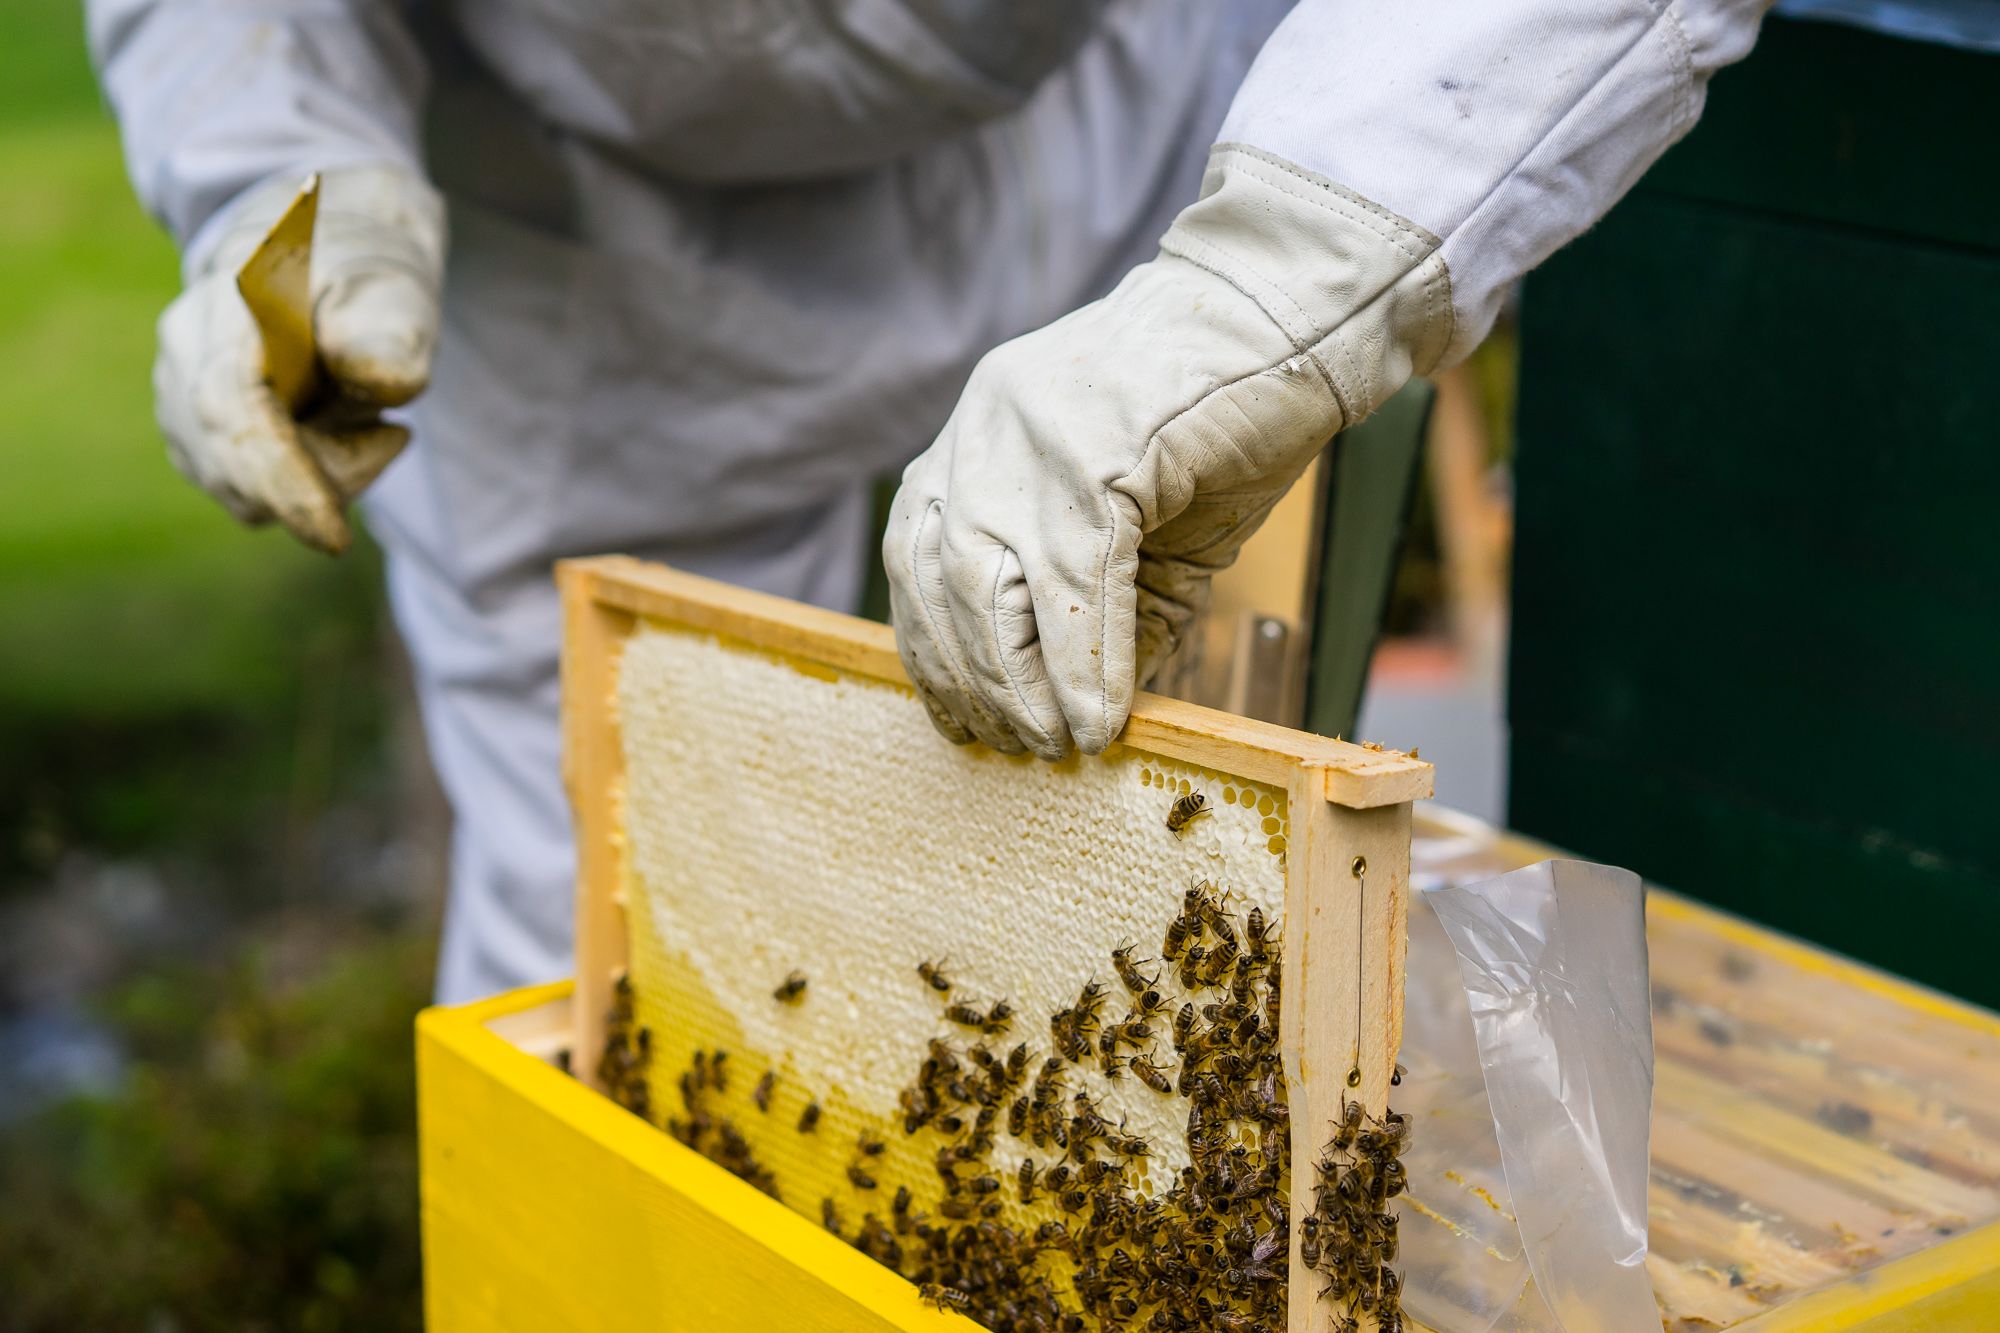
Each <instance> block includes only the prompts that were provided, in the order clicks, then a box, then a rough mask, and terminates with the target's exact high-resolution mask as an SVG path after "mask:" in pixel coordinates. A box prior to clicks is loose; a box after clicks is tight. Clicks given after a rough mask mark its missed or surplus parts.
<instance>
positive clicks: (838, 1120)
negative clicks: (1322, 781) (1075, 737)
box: [616, 624, 1286, 1220]
mask: <svg viewBox="0 0 2000 1333" xmlns="http://www.w3.org/2000/svg"><path fill="white" fill-rule="evenodd" d="M616 699H617V709H618V716H619V730H620V732H621V734H622V736H623V742H624V746H625V771H626V778H625V782H626V786H625V791H624V793H623V801H622V809H623V819H624V824H625V828H624V837H625V841H626V845H627V856H626V857H625V864H626V866H627V874H628V882H627V884H626V886H625V893H626V902H627V908H626V917H627V923H628V929H629V933H630V951H631V964H630V976H631V981H632V988H633V992H634V996H635V1003H636V1021H637V1022H638V1023H639V1024H640V1025H642V1026H644V1027H646V1028H648V1029H650V1043H651V1060H652V1067H653V1069H654V1070H655V1071H663V1072H661V1073H656V1076H655V1086H654V1090H653V1104H654V1107H655V1115H656V1118H661V1119H664V1118H665V1117H666V1116H667V1115H669V1114H670V1113H671V1111H672V1109H673V1107H674V1105H675V1103H676V1098H675V1095H674V1092H673V1088H672V1086H671V1078H672V1075H673V1073H674V1072H675V1071H680V1070H684V1069H687V1068H689V1067H690V1066H691V1064H692V1062H693V1060H694V1057H695V1053H696V1052H697V1051H701V1052H713V1051H716V1050H722V1051H726V1052H728V1061H727V1065H726V1082H725V1087H724V1089H723V1090H722V1092H721V1093H720V1094H719V1095H718V1096H715V1097H714V1098H713V1102H714V1109H715V1110H716V1112H717V1113H718V1114H720V1115H724V1116H726V1117H728V1118H729V1119H730V1120H731V1121H732V1122H733V1123H734V1125H735V1126H736V1127H737V1128H738V1129H739V1130H740V1132H741V1133H742V1135H743V1136H744V1138H745V1140H747V1143H748V1146H749V1148H750V1151H751V1152H752V1153H753V1154H754V1156H755V1158H756V1160H757V1162H758V1163H759V1164H760V1165H761V1166H762V1167H763V1168H764V1169H765V1170H767V1171H769V1172H770V1174H771V1177H772V1178H773V1179H774V1180H775V1182H776V1192H777V1193H778V1195H779V1197H780V1198H781V1199H782V1200H783V1201H784V1202H785V1203H786V1204H788V1205H789V1206H791V1207H793V1208H795V1209H796V1210H798V1211H800V1212H802V1213H804V1214H806V1215H807V1216H810V1217H813V1218H815V1219H816V1220H817V1219H819V1218H820V1216H821V1213H822V1207H823V1204H822V1201H823V1200H826V1199H831V1200H833V1201H834V1204H835V1207H836V1209H837V1210H838V1211H839V1212H840V1213H841V1214H842V1215H843V1216H849V1217H852V1218H854V1219H856V1220H858V1219H859V1218H861V1217H862V1216H864V1215H865V1214H866V1213H868V1212H870V1211H873V1212H876V1213H878V1214H879V1213H883V1212H884V1211H885V1210H886V1201H887V1198H888V1197H889V1194H890V1193H891V1192H892V1191H893V1190H894V1188H895V1186H896V1185H897V1184H899V1183H906V1182H907V1183H909V1184H910V1185H911V1186H912V1188H914V1189H917V1190H919V1191H920V1192H922V1191H926V1190H928V1191H930V1192H935V1186H936V1174H935V1171H934V1169H933V1164H932V1160H931V1148H930V1146H929V1145H928V1144H927V1143H926V1142H925V1141H924V1140H923V1139H922V1137H921V1136H919V1137H918V1138H914V1139H913V1138H912V1137H910V1136H907V1135H905V1134H904V1133H903V1132H902V1126H901V1119H902V1115H901V1112H900V1111H899V1110H898V1103H897V1098H898V1094H899V1092H901V1090H902V1089H903V1088H904V1087H905V1086H906V1085H908V1084H909V1083H910V1081H911V1078H912V1076H913V1074H914V1072H915V1070H916V1068H917V1066H918V1064H919V1063H920V1062H921V1061H922V1059H923V1058H924V1052H925V1049H926V1045H927V1043H928V1041H929V1040H930V1039H931V1038H933V1037H943V1038H948V1039H950V1040H952V1041H954V1042H958V1043H961V1044H963V1043H964V1042H965V1041H966V1040H967V1039H968V1038H969V1037H970V1036H972V1035H974V1034H970V1033H968V1030H967V1029H965V1028H963V1027H960V1026H957V1025H955V1024H953V1023H952V1022H950V1021H949V1020H947V1019H946V1017H945V1010H946V1008H947V1005H948V1003H950V1002H952V1001H965V1002H971V1003H977V1004H979V1005H980V1006H982V1007H987V1006H990V1005H991V1004H992V1003H993V1002H995V1001H998V1000H1002V999H1004V1000H1006V1001H1007V1002H1008V1003H1009V1004H1010V1005H1011V1006H1012V1007H1013V1009H1014V1010H1015V1012H1016V1017H1015V1018H1014V1020H1013V1021H1012V1024H1011V1027H1010V1030H1009V1031H1008V1032H1007V1033H1005V1034H1003V1035H996V1036H994V1037H992V1038H990V1039H989V1040H990V1042H991V1044H992V1045H993V1046H994V1048H995V1049H996V1050H997V1051H999V1052H1000V1053H1001V1054H1005V1053H1006V1052H1007V1051H1008V1050H1009V1049H1011V1047H1013V1046H1014V1045H1015V1044H1017V1043H1019V1042H1022V1041H1026V1042H1027V1043H1028V1044H1029V1045H1030V1047H1031V1049H1032V1051H1033V1053H1034V1055H1035V1058H1036V1059H1037V1060H1039V1059H1040V1058H1041V1057H1042V1056H1043V1055H1046V1054H1047V1053H1049V1050H1050V1047H1051V1044H1052V1043H1051V1039H1050V1033H1049V1026H1048V1018H1049V1015H1051V1014H1053V1013H1055V1012H1057V1011H1059V1010H1062V1009H1064V1008H1066V1007H1068V1006H1069V1005H1070V1004H1072V1003H1073V1002H1074V1000H1075V998H1076V996H1077V994H1078V992H1079V990H1080V989H1081V987H1082V986H1083V985H1084V984H1085V983H1086V982H1087V981H1089V980H1091V979H1092V978H1093V977H1094V978H1095V979H1096V980H1098V981H1100V982H1104V983H1106V984H1107V985H1108V986H1109V987H1110V988H1111V991H1112V997H1113V1002H1114V1004H1118V1003H1122V991H1121V989H1120V987H1119V985H1118V979H1117V977H1116V976H1115V975H1114V974H1113V969H1112V967H1111V964H1110V961H1109V959H1110V955H1111V953H1112V951H1113V950H1114V949H1116V948H1118V947H1119V946H1121V945H1124V944H1132V945H1134V946H1135V950H1134V956H1135V957H1138V958H1146V957H1149V956H1151V955H1154V954H1157V953H1158V952H1159V944H1160V938H1161V932H1162V929H1163V927H1164V926H1165V924H1166V923H1167V922H1168V921H1169V920H1170V919H1171V918H1172V917H1173V916H1174V915H1175V914H1176V912H1177V911H1178V910H1179V907H1180V904H1181V900H1182V895H1183V893H1184V892H1185V890H1186V889H1187V887H1188V886H1189V884H1190V883H1191V882H1194V881H1197V880H1206V881H1208V882H1210V883H1211V884H1213V885H1214V886H1216V889H1217V890H1218V892H1220V893H1221V894H1222V895H1223V897H1224V902H1225V904H1226V906H1227V908H1228V910H1229V911H1231V912H1232V913H1234V914H1235V916H1236V917H1237V919H1238V920H1241V919H1243V918H1244V917H1245V915H1246V914H1247V913H1248V911H1249V909H1250V908H1252V907H1261V908H1262V909H1263V911H1264V913H1265V914H1266V915H1267V917H1269V918H1270V919H1271V920H1273V921H1275V920H1277V919H1278V917H1279V915H1280V913H1281V911H1282V906H1283V899H1284V869H1285V867H1284V846H1285V834H1286V814H1285V794H1284V792H1283V791H1282V790H1279V789H1276V788H1273V787H1270V786H1268V785H1264V784H1259V783H1255V782H1249V781H1245V780H1242V779H1239V778H1236V777H1233V776H1231V775H1228V774H1223V773H1215V772H1210V771H1206V770H1203V769H1199V768H1194V767H1190V766H1188V765H1186V764H1182V763H1179V762H1177V761H1174V760H1170V759H1166V758H1163V757H1161V756H1158V755H1153V754H1147V753H1143V752H1141V751H1137V750H1133V749H1129V748H1124V747H1114V748H1113V749H1112V750H1110V751H1108V752H1107V753H1105V754H1104V755H1101V756H1094V757H1093V756H1076V757H1073V758H1071V759H1069V760H1066V761H1064V762H1062V763H1059V764H1045V763H1042V762H1040V761H1038V760H1034V759H1032V758H1025V757H1010V756H1004V755H998V754H995V753H993V752H991V751H988V750H985V749H984V748H982V747H977V746H969V747H957V746H952V745H949V744H946V743H944V742H942V741H941V740H939V738H938V737H937V735H936V734H935V733H934V732H933V731H932V729H931V726H930V723H929V721H928V720H927V719H926V718H925V716H924V713H923V710H922V709H920V708H917V707H915V706H913V704H912V701H911V699H910V697H909V691H908V690H907V688H906V687H902V686H899V685H894V684H890V683H888V682H884V681H880V680H875V679H870V678H864V677H858V676H849V675H844V674H839V673H835V672H831V671H829V670H827V669H825V668H823V667H820V666H818V665H816V664H809V663H804V662H800V661H794V660H790V659H786V658H782V657H779V656H776V655H773V654H770V653H767V652H764V651H762V650H761V649H757V648H754V647H751V646H749V645H745V644H740V643H736V642H732V641H725V640H722V639H719V638H717V637H715V636H712V635H707V634H702V633H696V632H690V631H686V630H682V629H679V628H676V627H672V626H666V625H658V624H642V625H641V626H639V627H638V628H637V629H636V630H635V631H634V632H633V634H632V635H631V637H630V639H629V640H628V642H627V644H626V647H625V649H624V652H623V657H622V661H621V664H620V668H619V677H618V685H617V696H616ZM1192 793H1200V794H1201V795H1202V796H1204V797H1205V798H1206V805H1207V809H1208V811H1209V813H1207V814H1206V815H1204V816H1202V817H1200V818H1198V819H1195V820H1194V821H1193V822H1192V823H1191V824H1189V825H1188V827H1187V828H1186V829H1185V830H1184V831H1183V834H1182V835H1181V836H1178V837H1177V836H1175V835H1174V834H1173V833H1170V832H1169V831H1168V830H1167V827H1166V816H1167V814H1168V812H1169V810H1170V809H1171V808H1172V806H1173V804H1174V802H1175V800H1176V799H1177V798H1179V797H1181V796H1183V795H1188V794H1192ZM923 962H935V963H938V964H941V965H942V966H943V968H944V971H945V972H946V974H947V975H948V977H949V979H950V981H951V983H952V986H953V989H952V991H951V993H950V995H949V996H948V997H947V996H944V995H940V994H939V993H938V992H936V991H934V990H933V989H932V988H931V987H930V986H928V985H927V984H926V983H925V981H924V980H923V978H922V977H920V976H919V975H918V971H917V967H918V964H919V963H923ZM1158 970H1160V969H1158V968H1157V965H1148V967H1147V971H1148V972H1149V973H1151V972H1155V971H1158ZM794 972H796V973H799V974H800V975H802V976H803V977H804V978H805V980H806V986H805V989H804V991H803V992H802V993H801V994H800V995H798V996H797V997H796V999H794V1000H793V1001H791V1002H789V1003H787V1002H784V1001H781V1000H779V999H777V998H776V997H775V995H774V991H776V990H777V989H778V988H779V987H780V986H781V985H782V984H783V983H784V982H785V981H786V979H787V978H788V977H789V976H790V975H791V974H793V973H794ZM1160 988H1161V990H1162V991H1163V992H1164V993H1165V994H1166V995H1167V996H1168V998H1169V1000H1170V1002H1171V1005H1172V1007H1173V1008H1178V1007H1179V1005H1180V1003H1181V1001H1182V996H1181V994H1180V992H1179V989H1178V987H1177V986H1176V984H1175V982H1174V979H1173V977H1172V976H1171V970H1170V969H1169V970H1168V974H1167V975H1164V976H1162V977H1161V981H1160ZM1169 1055H1170V1053H1169ZM767 1072H772V1073H775V1076H776V1082H775V1085H774V1086H773V1087H772V1088H771V1090H770V1096H769V1099H768V1108H769V1109H768V1110H759V1109H758V1107H757V1106H756V1104H755V1101H754V1098H753V1093H754V1092H755V1090H756V1088H757V1086H758V1084H759V1082H760V1081H761V1080H762V1078H763V1076H764V1075H765V1074H766V1073H767ZM1071 1087H1072V1088H1077V1089H1087V1090H1088V1092H1089V1093H1090V1094H1091V1095H1092V1096H1094V1097H1095V1098H1096V1099H1097V1101H1098V1102H1099V1104H1100V1105H1101V1107H1102V1110H1103V1113H1104V1114H1105V1116H1106V1117H1107V1118H1108V1119H1111V1120H1114V1121H1122V1122H1123V1123H1124V1125H1125V1127H1126V1131H1127V1132H1129V1133H1132V1134H1137V1135H1143V1136H1144V1137H1146V1138H1147V1139H1148V1140H1149V1141H1150V1142H1151V1143H1152V1144H1153V1153H1152V1155H1151V1156H1149V1157H1148V1158H1146V1159H1144V1160H1143V1161H1141V1162H1138V1163H1135V1164H1134V1166H1135V1171H1136V1175H1135V1177H1134V1178H1132V1179H1130V1180H1129V1181H1128V1183H1130V1184H1132V1185H1133V1186H1134V1187H1136V1188H1139V1189H1145V1188H1148V1187H1152V1188H1160V1187H1163V1186H1164V1184H1165V1183H1166V1181H1167V1180H1168V1179H1170V1178H1171V1176H1172V1175H1173V1174H1175V1173H1177V1172H1178V1171H1179V1169H1180V1168H1181V1167H1183V1166H1185V1165H1187V1161H1188V1156H1187V1149H1186V1145H1185V1142H1184V1129H1185V1125H1184V1121H1185V1116H1186V1104H1185V1102H1184V1101H1182V1100H1181V1099H1179V1098H1176V1097H1164V1096H1161V1095H1159V1094H1157V1093H1155V1092H1153V1091H1152V1090H1150V1089H1149V1088H1147V1087H1146V1086H1145V1085H1143V1084H1142V1083H1141V1082H1140V1081H1139V1080H1138V1079H1136V1078H1133V1077H1130V1076H1129V1075H1127V1076H1123V1077H1118V1078H1105V1077H1103V1076H1102V1073H1101V1071H1099V1070H1097V1069H1095V1068H1090V1069H1080V1070H1077V1071H1074V1074H1073V1078H1072V1081H1071ZM809 1103H814V1104H817V1105H818V1106H819V1108H820V1114H819V1117H818V1120H817V1123H816V1125H815V1127H814V1129H813V1130H812V1131H811V1132H810V1133H801V1132H800V1131H799V1129H798V1125H799V1122H800V1118H801V1116H802V1114H803V1113H804V1112H805V1109H806V1107H807V1105H808V1104H809ZM864 1135H865V1136H867V1137H868V1138H870V1139H873V1140H878V1141H880V1142H882V1143H884V1144H885V1145H886V1149H885V1151H884V1153H883V1154H882V1155H881V1156H880V1157H879V1158H869V1159H867V1161H866V1164H865V1171H866V1174H867V1175H869V1176H872V1177H873V1178H874V1179H875V1180H876V1181H877V1188H876V1189H874V1190H865V1189H860V1188H857V1187H856V1186H855V1184H854V1183H853V1182H852V1181H851V1180H850V1179H849V1176H848V1171H847V1169H848V1167H849V1166H853V1165H857V1164H858V1163H859V1162H860V1161H861V1158H860V1155H859V1154H858V1153H857V1152H856V1151H855V1145H856V1144H857V1143H858V1141H859V1140H860V1139H861V1138H862V1137H863V1136H864ZM1034 1155H1036V1154H1035V1152H1034V1150H1033V1149H1032V1147H1030V1146H1029V1145H1027V1144H1025V1143H1024V1142H1022V1141H1018V1140H1015V1139H1013V1138H1011V1137H1010V1136H1007V1135H1004V1134H1003V1135H1001V1136H1000V1139H999V1143H998V1144H997V1146H996V1148H995V1150H994V1152H993V1153H992V1155H991V1165H992V1167H993V1168H994V1169H996V1170H998V1171H1000V1172H1002V1173H1005V1174H1007V1175H1008V1177H1009V1178H1010V1179H1011V1173H1012V1172H1014V1171H1015V1170H1016V1169H1017V1168H1018V1167H1019V1165H1020V1162H1021V1160H1022V1158H1023V1157H1027V1156H1034Z"/></svg>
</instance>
